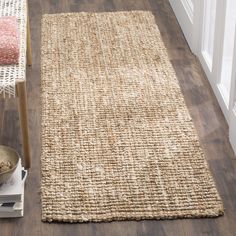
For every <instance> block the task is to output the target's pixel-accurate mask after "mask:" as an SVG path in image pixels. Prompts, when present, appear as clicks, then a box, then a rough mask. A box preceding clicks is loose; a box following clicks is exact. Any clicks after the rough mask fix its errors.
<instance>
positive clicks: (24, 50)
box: [0, 0, 32, 168]
mask: <svg viewBox="0 0 236 236" xmlns="http://www.w3.org/2000/svg"><path fill="white" fill-rule="evenodd" d="M1 16H16V17H17V19H18V22H19V24H18V25H19V29H20V59H19V64H18V65H9V66H0V94H1V95H2V96H3V97H4V98H6V97H18V104H19V106H18V107H19V108H18V110H19V117H20V124H21V131H22V142H23V151H24V160H25V161H24V166H25V168H29V167H30V148H29V135H28V118H27V95H26V57H27V64H28V65H31V64H32V57H31V46H30V31H29V20H28V13H27V0H0V17H1Z"/></svg>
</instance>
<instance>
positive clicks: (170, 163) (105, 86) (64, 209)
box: [41, 11, 223, 222]
mask: <svg viewBox="0 0 236 236" xmlns="http://www.w3.org/2000/svg"><path fill="white" fill-rule="evenodd" d="M41 162H42V219H43V220H44V221H64V222H85V221H111V220H130V219H135V220H140V219H173V218H190V217H214V216H218V215H221V214H223V206H222V202H221V200H220V197H219V195H218V193H217V190H216V188H215V184H214V181H213V178H212V176H211V174H210V171H209V169H208V166H207V162H206V160H205V158H204V154H203V151H202V149H201V147H200V144H199V141H198V137H197V134H196V131H195V129H194V125H193V122H192V120H191V118H190V115H189V112H188V110H187V108H186V105H185V101H184V98H183V95H182V94H181V90H180V87H179V84H178V80H177V78H176V75H175V72H174V70H173V68H172V66H171V63H170V61H169V59H168V56H167V51H166V49H165V47H164V44H163V42H162V40H161V36H160V32H159V30H158V27H157V25H156V22H155V19H154V16H153V15H152V14H151V13H150V12H141V11H133V12H116V13H73V14H59V15H45V16H44V17H43V20H42V160H41Z"/></svg>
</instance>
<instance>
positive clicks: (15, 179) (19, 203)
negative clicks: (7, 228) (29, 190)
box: [0, 160, 27, 218]
mask: <svg viewBox="0 0 236 236" xmlns="http://www.w3.org/2000/svg"><path fill="white" fill-rule="evenodd" d="M26 176H27V171H26V170H25V169H24V168H23V167H22V165H21V160H19V162H18V166H17V168H16V170H15V171H14V173H13V174H12V176H11V178H10V179H9V180H8V181H6V182H5V183H3V184H2V185H0V218H8V217H22V216H23V215H24V186H25V179H26Z"/></svg>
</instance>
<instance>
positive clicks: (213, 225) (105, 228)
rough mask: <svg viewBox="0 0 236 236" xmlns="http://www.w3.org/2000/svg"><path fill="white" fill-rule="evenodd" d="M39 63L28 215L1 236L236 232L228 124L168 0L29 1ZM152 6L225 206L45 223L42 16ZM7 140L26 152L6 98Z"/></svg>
mask: <svg viewBox="0 0 236 236" xmlns="http://www.w3.org/2000/svg"><path fill="white" fill-rule="evenodd" d="M29 9H30V21H31V33H32V46H33V67H32V68H29V69H28V72H27V75H28V84H27V89H28V100H29V116H30V117H29V118H30V137H31V146H32V159H33V161H32V168H31V170H30V173H29V177H28V179H27V184H26V189H25V216H24V218H22V219H12V220H7V219H6V220H0V235H1V236H11V235H17V236H18V235H24V236H26V235H30V236H35V235H47V236H49V235H50V236H51V235H57V236H59V235H63V236H66V235H68V236H73V235H83V236H87V235H101V236H102V235H104V236H105V235H112V236H115V235H122V236H125V235H150V236H154V235H158V236H164V235H168V236H172V235H174V236H178V235H181V236H183V235H187V236H194V235H197V236H199V235H222V236H228V235H230V236H231V235H236V158H235V156H234V154H233V151H232V149H231V147H230V144H229V141H228V127H227V124H226V121H225V119H224V117H223V114H222V112H221V110H220V108H219V105H218V104H217V101H216V98H215V96H214V95H213V93H212V90H211V89H210V86H209V83H208V82H207V79H206V77H205V75H204V73H203V71H202V69H201V67H200V66H199V63H198V62H197V60H196V58H195V57H194V56H193V55H192V54H191V52H190V50H189V48H188V46H187V43H186V41H185V39H184V37H183V34H182V32H181V30H180V27H179V25H178V23H177V21H176V18H175V16H174V14H173V12H172V10H171V8H170V5H169V3H168V0H40V1H39V0H29ZM121 10H125V11H129V10H148V11H152V12H153V13H154V14H155V16H156V22H157V24H158V26H159V28H160V31H161V34H162V37H163V40H164V43H165V45H166V47H167V49H168V53H169V57H170V59H171V62H172V64H173V67H174V69H175V71H176V73H177V77H178V79H179V81H180V85H181V88H182V91H183V93H184V96H185V100H186V103H187V106H188V108H189V111H190V113H191V116H192V118H193V120H194V123H195V126H196V128H197V132H198V135H199V138H200V141H201V144H202V146H203V148H204V152H205V154H206V157H207V160H208V162H209V166H210V169H211V171H212V174H213V176H214V179H215V181H216V184H217V188H218V190H219V192H220V195H221V197H222V199H223V202H224V206H225V216H223V217H219V218H215V219H188V220H161V221H155V220H150V221H139V222H136V221H125V222H112V223H85V224H54V223H51V224H49V223H42V222H41V205H40V34H41V28H40V25H41V24H40V20H41V16H42V14H45V13H60V12H79V11H96V12H98V11H121ZM0 110H1V113H0V124H1V126H0V130H1V137H0V142H1V144H6V145H10V146H12V147H14V148H16V149H17V150H18V151H19V152H21V138H20V129H19V121H18V113H17V106H16V102H15V101H14V100H7V101H5V102H4V101H1V102H0Z"/></svg>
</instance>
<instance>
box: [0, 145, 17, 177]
mask: <svg viewBox="0 0 236 236" xmlns="http://www.w3.org/2000/svg"><path fill="white" fill-rule="evenodd" d="M0 148H5V149H8V150H10V151H13V152H14V153H15V154H16V156H17V157H18V159H17V163H16V165H14V166H13V167H12V168H11V169H10V170H6V171H3V172H0V175H3V174H7V173H8V172H11V171H12V170H14V169H15V168H16V167H17V165H18V164H19V161H20V155H19V153H18V152H17V151H16V150H15V149H14V148H11V147H9V146H5V145H0Z"/></svg>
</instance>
